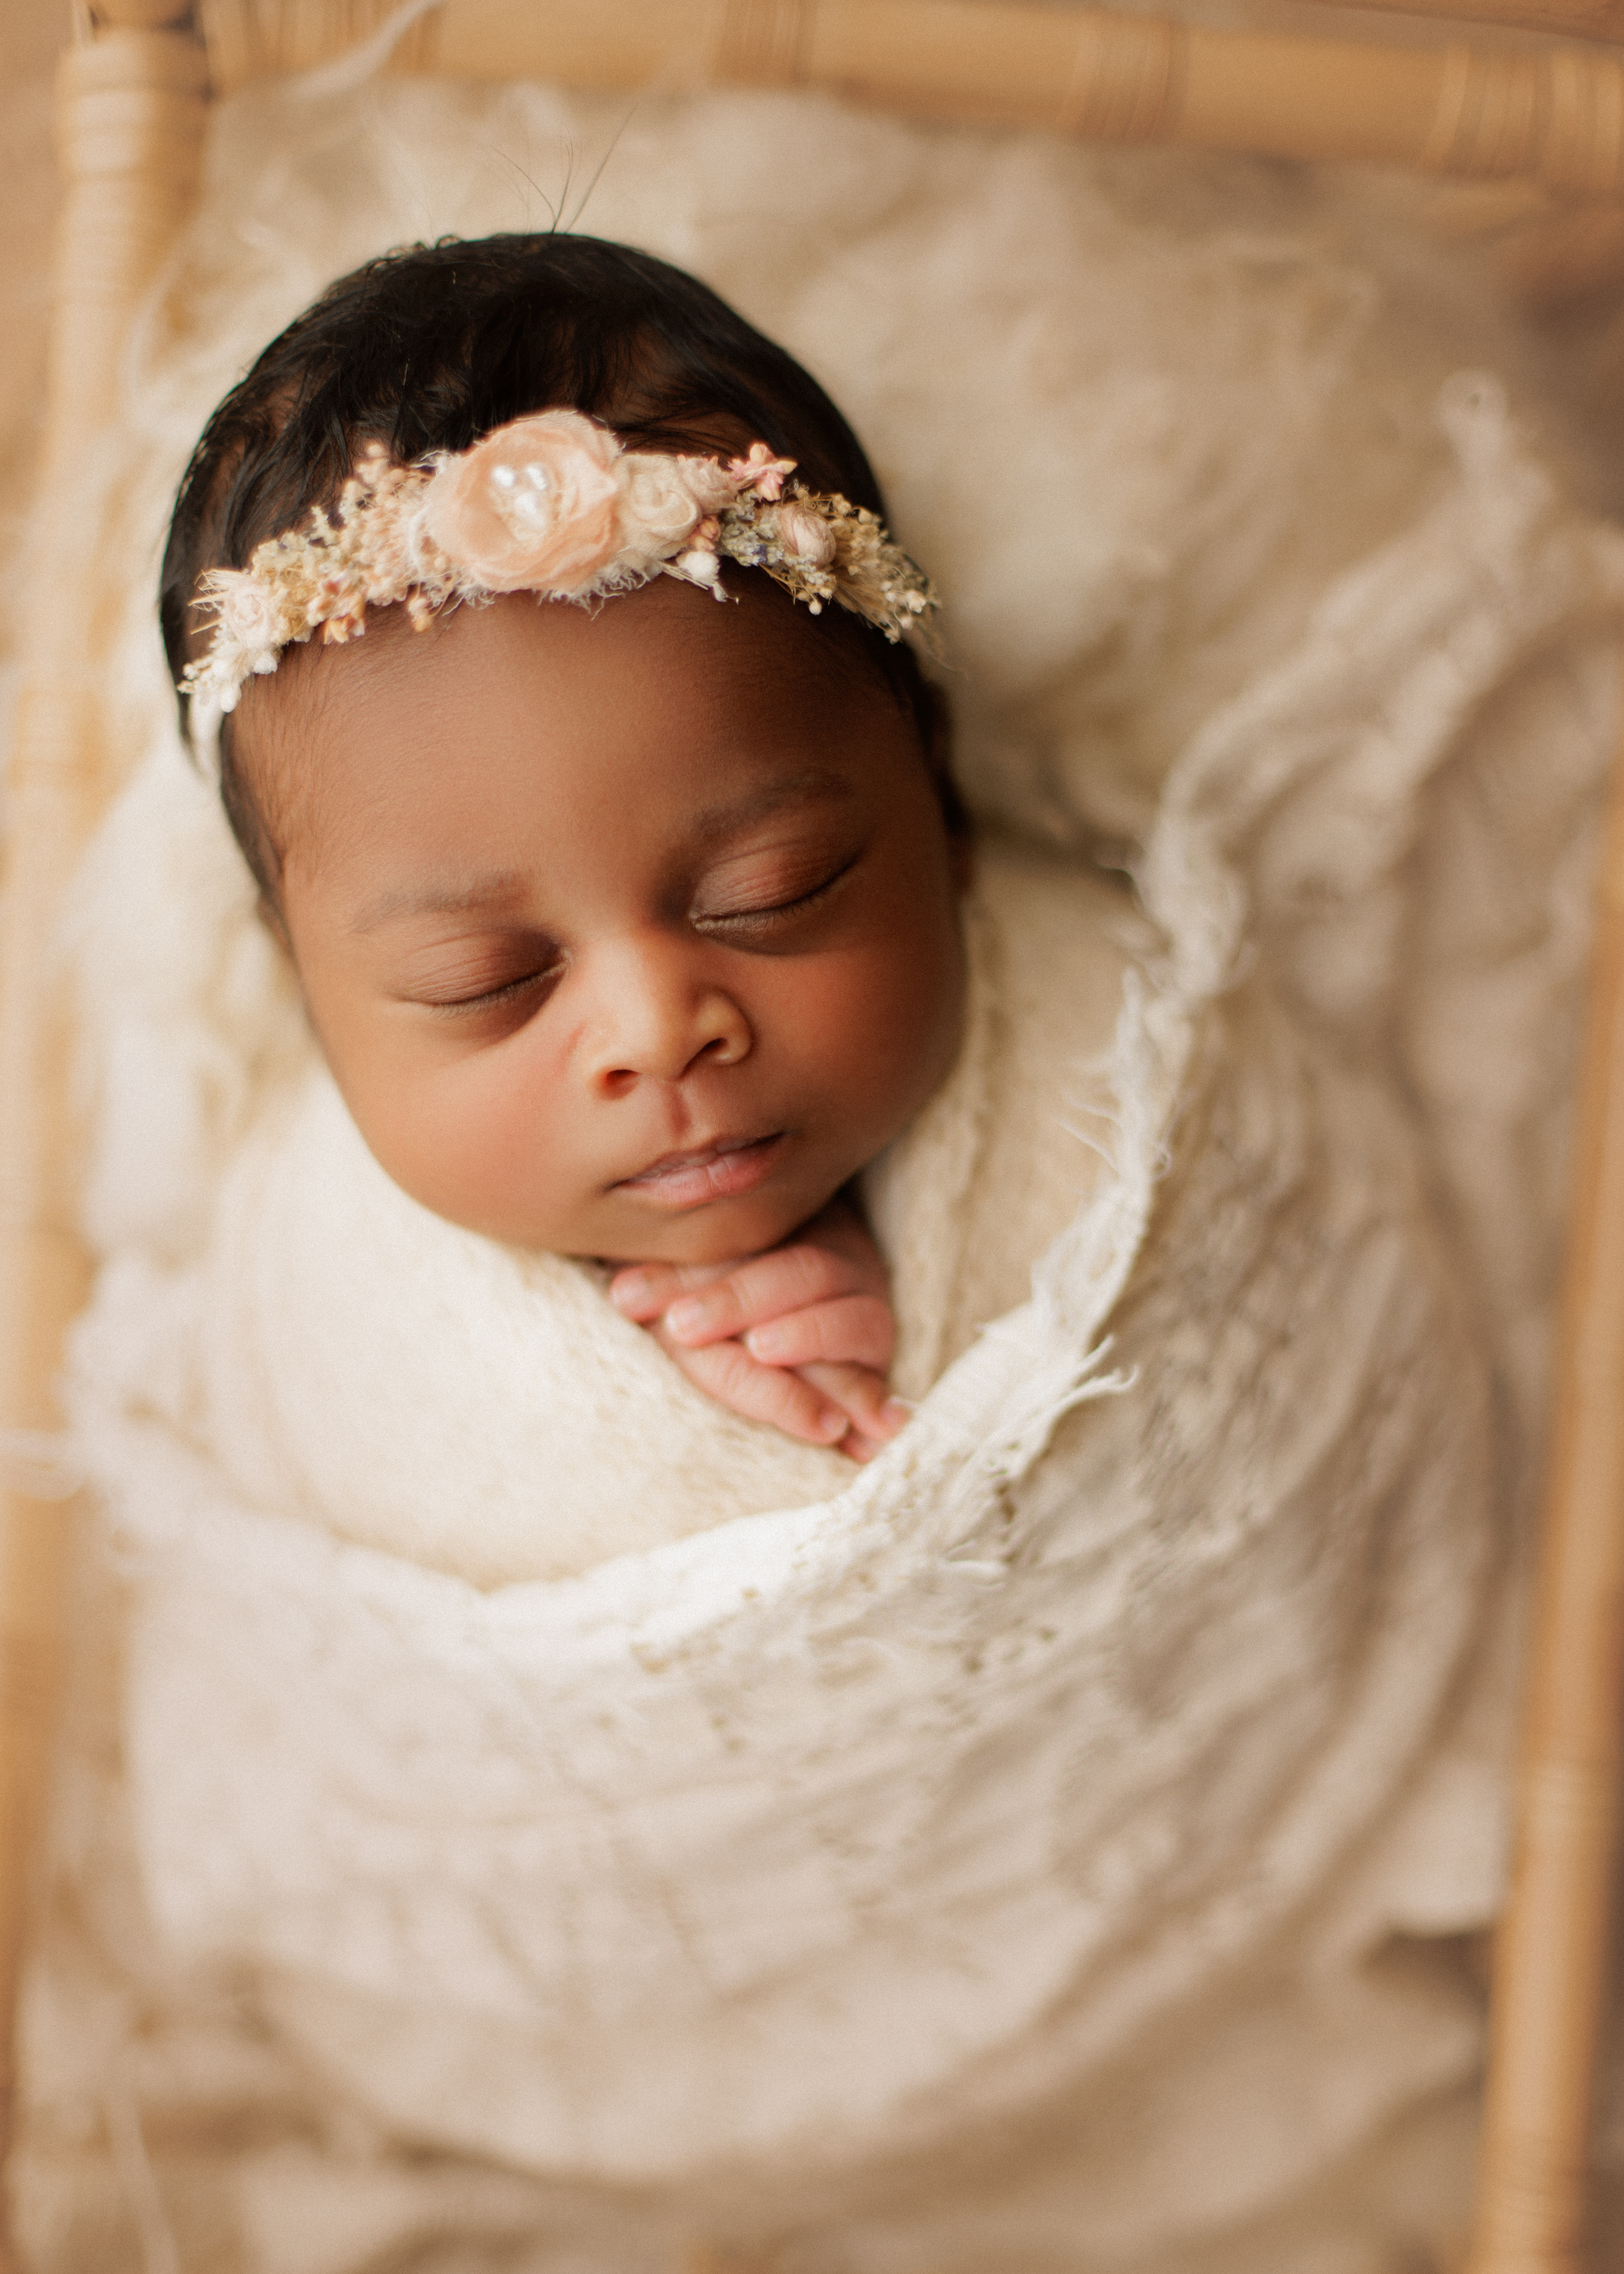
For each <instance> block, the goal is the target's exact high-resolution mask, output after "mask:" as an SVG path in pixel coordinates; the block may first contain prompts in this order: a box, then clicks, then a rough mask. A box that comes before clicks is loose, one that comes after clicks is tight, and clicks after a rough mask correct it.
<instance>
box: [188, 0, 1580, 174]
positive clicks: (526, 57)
mask: <svg viewBox="0 0 1624 2274" xmlns="http://www.w3.org/2000/svg"><path fill="white" fill-rule="evenodd" d="M1620 4H1624V0H1620ZM382 12H383V11H382V0H344V4H343V5H342V6H340V7H337V8H334V9H327V10H323V9H320V8H318V7H316V6H314V5H312V4H308V0H306V4H295V5H291V6H289V7H285V8H282V9H280V10H279V9H276V8H275V7H274V6H273V5H272V4H271V0H202V4H201V7H200V11H199V18H200V21H201V24H202V26H203V29H204V33H205V35H206V37H207V43H208V49H209V56H210V66H211V71H212V72H213V76H214V83H215V85H216V86H217V87H221V88H222V89H224V90H229V89H230V88H232V87H237V86H241V85H243V84H244V83H245V82H246V81H248V80H250V79H255V78H258V77H260V76H262V75H264V74H266V73H267V72H279V71H284V70H289V69H294V68H300V69H302V68H305V67H307V66H309V65H311V64H315V63H319V62H322V61H326V60H328V59H330V58H331V57H334V56H337V55H339V54H342V52H344V51H345V49H347V48H348V47H349V46H350V45H351V44H353V41H355V39H356V38H357V37H358V36H360V35H361V34H363V33H364V32H365V31H367V30H369V29H371V28H372V27H374V26H375V25H376V23H377V22H378V21H379V20H380V18H381V14H382ZM392 67H393V68H395V69H396V70H401V71H407V72H446V73H452V74H455V75H457V76H460V77H465V78H471V79H511V78H516V79H524V78H537V79H560V80H563V81H565V82H567V83H568V84H571V85H575V86H590V87H649V86H655V87H681V86H693V85H699V84H710V85H720V86H742V85H751V86H764V85H771V86H783V87H825V88H830V89H832V90H834V91H836V92H838V93H843V94H849V95H852V96H854V97H856V98H858V99H860V100H862V101H865V102H877V103H883V104H884V105H886V106H887V107H889V108H891V109H903V110H914V111H920V112H924V113H928V114H929V115H932V116H935V117H951V118H959V119H976V120H986V121H995V122H1001V123H1004V124H1016V125H1028V126H1041V127H1048V128H1050V129H1052V130H1056V131H1058V132H1064V133H1073V134H1078V135H1080V136H1083V137H1085V138H1089V139H1099V140H1108V141H1146V142H1158V141H1159V142H1172V143H1179V144H1184V145H1186V146H1189V147H1195V148H1200V149H1208V150H1242V151H1248V152H1253V153H1260V154H1266V155H1272V156H1279V157H1287V158H1304V159H1319V160H1349V159H1352V160H1363V161H1366V162H1372V163H1376V164H1380V165H1390V166H1405V167H1419V168H1421V169H1425V170H1429V171H1432V172H1436V173H1442V174H1455V175H1462V176H1467V177H1479V178H1482V177H1510V176H1520V177H1526V178H1528V179H1530V180H1533V181H1538V182H1541V183H1544V184H1546V185H1547V186H1548V187H1550V188H1551V189H1553V190H1554V191H1556V192H1559V193H1560V194H1562V195H1566V196H1573V197H1590V198H1604V197H1611V196H1613V195H1617V194H1620V193H1624V60H1621V59H1620V57H1618V56H1613V55H1611V54H1609V53H1606V52H1604V51H1602V50H1600V49H1586V48H1581V47H1559V48H1551V49H1544V50H1542V51H1538V52H1533V53H1529V52H1524V51H1522V49H1515V50H1508V49H1503V48H1495V47H1492V46H1465V45H1459V46H1455V45H1452V46H1447V47H1446V46H1439V45H1435V44H1434V45H1423V46H1415V45H1409V46H1383V45H1380V44H1378V43H1376V42H1365V41H1351V40H1343V39H1338V40H1319V39H1304V38H1295V37H1288V36H1285V35H1282V34H1278V33H1273V32H1267V33H1264V32H1231V31H1217V30H1213V29H1211V28H1209V27H1207V26H1204V25H1199V24H1186V23H1182V22H1180V21H1178V20H1177V19H1171V18H1163V17H1154V16H1137V15H1134V16H1130V15H1121V14H1116V13H1114V12H1110V11H1105V10H1101V9H1093V8H1085V9H1056V8H1048V7H1030V6H1016V5H1009V4H1003V0H442V4H441V5H440V6H439V7H437V8H434V9H432V10H431V11H429V12H428V13H427V14H426V15H425V16H424V17H422V18H421V19H419V20H418V21H417V23H416V24H415V25H414V26H412V28H411V30H410V33H409V34H407V35H406V37H405V38H404V39H403V40H402V42H401V44H400V45H399V47H398V48H397V49H396V50H395V57H394V63H393V66H392Z"/></svg>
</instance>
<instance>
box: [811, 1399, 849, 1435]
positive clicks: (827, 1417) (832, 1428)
mask: <svg viewBox="0 0 1624 2274" xmlns="http://www.w3.org/2000/svg"><path fill="white" fill-rule="evenodd" d="M817 1426H818V1432H819V1434H820V1435H822V1436H824V1437H828V1438H830V1439H831V1440H832V1439H834V1438H836V1437H844V1436H845V1434H846V1431H847V1430H848V1429H849V1428H850V1427H851V1426H852V1425H851V1422H850V1421H849V1420H848V1419H847V1418H846V1415H845V1414H844V1413H842V1412H841V1411H840V1409H839V1407H838V1405H826V1406H825V1407H824V1409H823V1412H821V1413H820V1414H819V1415H818V1417H817Z"/></svg>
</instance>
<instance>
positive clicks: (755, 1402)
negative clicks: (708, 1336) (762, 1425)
mask: <svg viewBox="0 0 1624 2274" xmlns="http://www.w3.org/2000/svg"><path fill="white" fill-rule="evenodd" d="M662 1339H663V1337H662ZM665 1347H666V1348H667V1350H669V1352H670V1354H671V1356H672V1357H673V1358H674V1359H675V1360H676V1361H677V1364H678V1365H679V1366H680V1367H681V1369H682V1371H683V1373H684V1374H687V1376H688V1380H689V1381H690V1382H693V1383H694V1384H695V1388H697V1389H703V1391H704V1392H705V1395H706V1396H707V1397H714V1398H715V1399H716V1401H717V1403H718V1404H720V1405H726V1406H729V1407H731V1409H732V1410H733V1412H735V1413H740V1414H742V1415H743V1416H744V1418H745V1419H746V1420H748V1421H765V1422H768V1423H770V1424H771V1427H773V1428H775V1429H781V1430H782V1431H783V1432H784V1434H785V1435H786V1437H795V1438H798V1439H800V1440H801V1442H802V1443H804V1444H808V1445H836V1444H838V1443H839V1442H840V1440H841V1439H842V1438H843V1437H844V1436H845V1435H846V1432H847V1430H848V1429H849V1428H850V1427H851V1416H850V1414H849V1413H848V1412H846V1408H845V1407H844V1406H843V1405H841V1404H839V1403H838V1401H836V1400H835V1399H832V1398H831V1397H826V1396H824V1395H823V1392H822V1391H821V1390H819V1389H817V1387H816V1384H814V1383H812V1382H805V1381H803V1380H802V1379H801V1375H799V1374H790V1373H786V1371H785V1370H784V1369H783V1368H782V1367H773V1366H762V1365H759V1364H758V1363H757V1361H756V1359H753V1358H752V1357H751V1356H750V1354H749V1352H748V1351H747V1350H746V1349H745V1347H744V1345H743V1344H742V1343H737V1342H721V1343H709V1344H706V1345H705V1346H704V1348H703V1349H702V1350H685V1349H683V1348H682V1347H681V1346H680V1344H669V1343H667V1344H665Z"/></svg>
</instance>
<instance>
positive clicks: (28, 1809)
mask: <svg viewBox="0 0 1624 2274" xmlns="http://www.w3.org/2000/svg"><path fill="white" fill-rule="evenodd" d="M129 4H130V5H131V6H132V9H133V10H134V11H135V12H136V14H137V16H138V18H139V19H140V21H141V22H143V23H149V22H150V20H151V17H152V14H153V12H154V11H153V5H152V0H129ZM206 87H207V75H206V68H205V62H204V56H203V51H202V49H201V48H200V47H199V45H198V44H197V43H196V42H195V41H192V39H191V38H189V37H187V36H184V35H183V34H176V33H173V32H163V31H152V30H149V29H143V28H137V29H124V28H114V29H112V30H110V31H109V32H108V33H106V34H104V35H103V36H102V37H100V38H98V39H97V40H96V41H94V44H89V45H86V46H83V47H80V48H78V49H73V50H71V52H70V53H69V54H68V55H67V56H64V59H63V64H62V69H61V76H60V80H59V86H58V121H59V126H60V133H59V147H60V153H61V158H62V163H63V168H64V175H65V177H66V184H65V188H66V194H65V198H64V207H63V212H62V218H61V222H60V225H59V231H58V241H57V247H56V282H55V291H54V299H53V305H52V312H51V337H50V352H49V414H48V418H47V425H46V434H45V441H44V447H43V450H42V453H41V472H40V489H41V496H42V497H44V498H45V499H48V500H49V499H51V498H53V497H56V498H59V499H68V500H71V499H72V498H73V497H74V496H76V495H77V494H78V493H79V490H80V488H81V480H80V477H79V468H80V467H81V465H82V463H83V461H84V455H85V450H86V444H87V443H88V442H89V441H91V440H93V438H94V436H95V435H96V433H98V432H99V431H100V430H101V429H102V428H103V427H104V426H105V425H107V423H108V421H109V418H110V417H111V416H112V413H113V409H114V404H115V401H116V395H117V373H118V368H119V353H120V350H121V348H122V345H123V343H124V334H125V331H126V328H127V326H128V321H129V317H130V313H131V311H132V308H133V306H134V305H135V303H136V301H137V300H138V298H139V296H140V294H141V293H142V292H143V291H144V290H145V289H146V287H147V284H148V282H150V281H151V278H152V275H153V273H154V269H155V267H156V266H157V264H158V262H159V261H160V260H161V259H162V257H163V255H164V254H165V253H166V252H168V250H169V246H170V245H171V244H172V242H173V239H174V236H175V232H176V230H177V227H178V225H179V223H180V222H181V220H182V219H183V217H184V215H185V213H186V212H187V210H188V208H189V207H190V206H191V203H192V198H193V195H194V193H195V188H196V182H197V174H198V164H199V151H200V147H201V138H202V130H203V124H204V118H205V113H206V108H207V105H206ZM91 542H94V532H92V531H86V530H85V529H84V528H83V527H81V525H80V523H79V518H78V517H77V516H75V515H74V514H72V513H71V512H60V513H56V514H51V513H43V514H41V516H39V518H38V521H37V523H36V530H35V537H34V545H33V548H32V551H31V554H30V571H31V575H30V587H29V591H30V604H29V606H28V610H27V614H26V620H25V625H24V641H23V656H24V676H23V687H22V691H21V694H20V697H19V704H18V712H17V722H16V733H15V736H14V741H13V749H12V757H11V766H10V771H9V777H8V785H7V787H8V842H7V882H6V890H5V895H4V932H3V933H0V1429H23V1430H27V1431H44V1432H47V1433H49V1432H50V1431H51V1430H53V1429H54V1428H56V1427H57V1426H58V1424H59V1419H60V1416H59V1414H58V1411H57V1405H56V1375H57V1370H58V1367H59V1365H60V1360H61V1352H62V1340H63V1336H64V1332H65V1330H66V1328H67V1326H68V1324H69V1322H70V1321H71V1319H72V1317H73V1315H74V1314H75V1313H76V1312H77V1311H78V1310H79V1307H80V1306H81V1304H82V1302H83V1300H84V1295H85V1290H86V1260H85V1257H84V1255H83V1253H82V1251H81V1248H80V1246H79V1240H78V1238H77V1236H76V1233H75V1231H74V1209H73V1194H72V1177H71V1163H72V1158H73V1151H74V1147H73V1131H72V1126H71V1112H70V1108H69V1085H68V1080H67V1064H66V1061H67V1055H68V1050H69V1037H68V1035H67V1031H66V1023H65V1020H64V1010H63V1005H62V1003H61V1001H60V999H59V996H58V990H57V986H56V976H55V971H56V959H55V957H54V954H53V953H52V947H53V941H54V938H55V934H56V922H57V915H58V911H59V909H60V907H61V900H62V893H63V890H64V885H65V884H66V882H67V879H68V877H69V876H70V875H71V871H72V869H73V867H74V864H75V862H76V861H77V859H78V856H79V851H80V849H81V847H82V846H83V844H84V841H85V838H86V832H87V831H88V829H89V827H90V826H91V824H92V822H93V820H94V816H95V814H96V811H97V810H98V808H99V806H100V803H101V802H102V795H103V794H104V785H103V783H102V777H101V769H100V766H99V764H98V753H99V746H100V739H101V738H100V713H99V709H98V704H97V695H96V687H95V681H94V670H93V666H92V659H91V657H90V654H89V652H88V614H89V611H88V608H87V606H86V605H85V601H86V591H87V589H88V586H89V584H90V582H91V581H92V580H91V579H90V578H89V577H88V576H87V575H86V569H87V567H88V565H89V564H88V562H87V561H86V553H85V548H86V545H87V544H88V543H91ZM23 1481H25V1480H21V1479H18V1478H14V1479H13V1481H12V1488H11V1489H9V1490H6V1491H4V1493H0V2152H3V2150H4V2144H5V2140H6V2137H7V2135H9V2131H10V2126H11V2113H12V2108H13V2104H14V2098H15V2090H14V2084H15V2052H14V2038H15V2018H16V2000H17V1990H18V1983H19V1973H20V1966H21V1947H22V1939H23V1933H24V1929H25V1926H26V1914H27V1909H28V1905H29V1898H30V1894H31V1876H30V1868H29V1858H30V1856H31V1854H32V1853H33V1851H34V1845H35V1841H34V1831H35V1827H36V1826H37V1823H38V1820H39V1814H40V1807H41V1797H42V1793H43V1788H44V1781H45V1775H46V1770H47V1765H48V1762H49V1751H50V1743H51V1732H52V1722H53V1709H54V1705H55V1698H56V1688H57V1677H58V1668H59V1662H60V1658H61V1636H62V1617H63V1602H64V1591H65V1586H66V1580H67V1570H68V1562H69V1553H70V1547H71V1510H69V1509H68V1508H67V1507H65V1506H64V1503H63V1502H61V1501H60V1500H57V1499H55V1498H51V1497H43V1496H38V1495H36V1494H35V1493H34V1492H32V1491H29V1490H26V1489H22V1488H20V1487H21V1484H22V1482H23ZM5 2257H6V2246H5V2244H4V2239H3V2238H0V2263H4V2260H5Z"/></svg>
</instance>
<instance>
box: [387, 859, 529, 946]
mask: <svg viewBox="0 0 1624 2274" xmlns="http://www.w3.org/2000/svg"><path fill="white" fill-rule="evenodd" d="M524 891H525V880H524V878H523V877H522V876H521V875H520V874H519V872H518V870H515V869H495V870H492V871H491V872H490V874H489V875H487V876H484V877H475V878H474V879H473V881H472V883H471V884H466V885H420V886H412V887H408V888H405V889H402V890H399V891H395V892H380V894H379V896H378V898H377V899H376V900H369V901H368V902H367V903H366V906H365V907H364V908H363V909H362V910H361V912H360V914H359V915H357V916H356V917H355V918H354V919H353V921H352V922H351V923H350V927H349V929H350V930H351V931H352V932H365V931H376V930H378V929H379V927H380V925H382V924H387V923H393V922H395V918H396V917H398V916H462V915H485V914H488V913H492V912H495V913H500V911H501V910H502V909H503V908H509V907H514V906H515V904H516V903H517V902H518V901H519V900H522V899H523V896H524Z"/></svg>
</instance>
